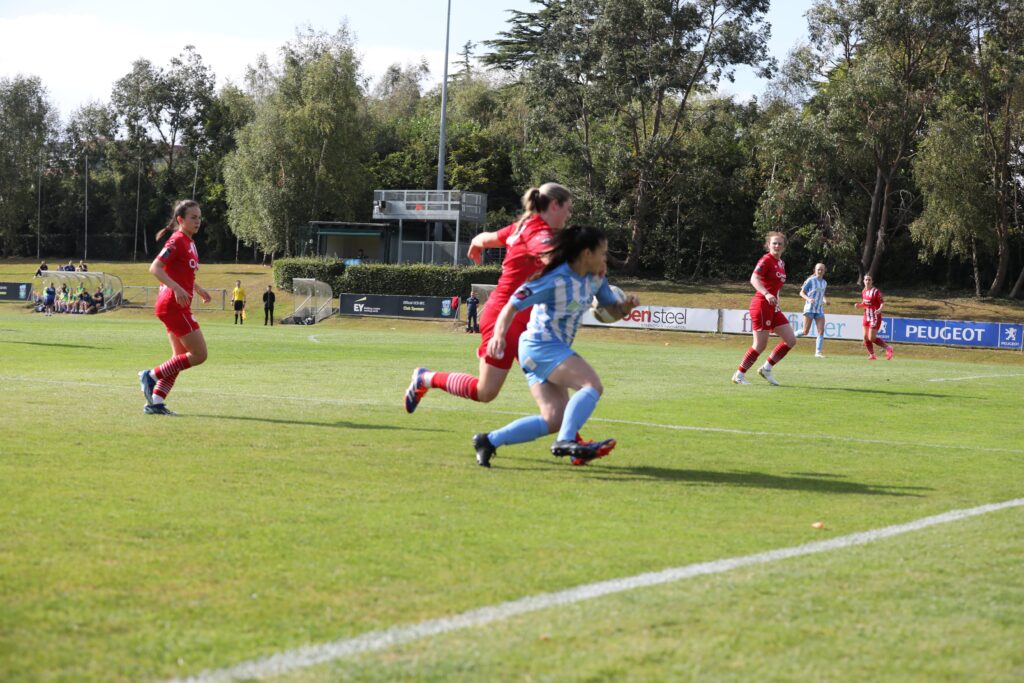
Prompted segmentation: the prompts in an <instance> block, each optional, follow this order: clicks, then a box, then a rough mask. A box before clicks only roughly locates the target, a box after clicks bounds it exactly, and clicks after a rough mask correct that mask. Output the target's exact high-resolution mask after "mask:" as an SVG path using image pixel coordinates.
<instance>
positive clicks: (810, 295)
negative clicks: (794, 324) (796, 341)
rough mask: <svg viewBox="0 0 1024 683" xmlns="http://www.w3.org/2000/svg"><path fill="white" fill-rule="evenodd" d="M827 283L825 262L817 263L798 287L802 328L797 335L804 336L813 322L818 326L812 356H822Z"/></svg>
mask: <svg viewBox="0 0 1024 683" xmlns="http://www.w3.org/2000/svg"><path fill="white" fill-rule="evenodd" d="M827 287H828V283H827V282H825V264H824V263H818V264H816V265H815V266H814V272H813V273H812V274H811V276H810V277H809V278H807V279H806V280H804V286H803V287H801V288H800V298H802V299H803V300H804V302H805V303H804V328H803V329H802V330H800V331H799V332H797V333H796V336H797V337H806V336H807V333H808V332H810V331H811V323H812V322H813V323H814V324H815V325H816V326H817V328H818V337H817V339H816V340H815V343H814V356H815V357H816V358H824V357H825V355H824V354H823V353H822V352H821V346H822V344H823V343H824V341H825V307H826V306H828V299H826V298H825V289H826V288H827Z"/></svg>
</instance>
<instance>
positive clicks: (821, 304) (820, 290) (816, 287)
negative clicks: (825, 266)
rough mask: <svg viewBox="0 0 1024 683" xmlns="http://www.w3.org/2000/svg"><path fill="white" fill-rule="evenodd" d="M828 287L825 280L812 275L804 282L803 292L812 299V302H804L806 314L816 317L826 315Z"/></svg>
mask: <svg viewBox="0 0 1024 683" xmlns="http://www.w3.org/2000/svg"><path fill="white" fill-rule="evenodd" d="M826 287H828V283H827V282H825V278H823V277H818V276H817V275H812V276H810V277H809V278H807V279H806V280H804V286H803V287H801V290H802V291H803V293H804V294H806V295H807V296H809V297H811V300H810V301H805V302H804V313H805V314H814V315H825V288H826Z"/></svg>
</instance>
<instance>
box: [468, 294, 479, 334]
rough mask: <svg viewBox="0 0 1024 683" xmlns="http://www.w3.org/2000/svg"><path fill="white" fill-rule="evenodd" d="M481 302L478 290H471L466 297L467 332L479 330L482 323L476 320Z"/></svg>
mask: <svg viewBox="0 0 1024 683" xmlns="http://www.w3.org/2000/svg"><path fill="white" fill-rule="evenodd" d="M479 304H480V299H478V298H477V296H476V292H475V291H472V290H470V292H469V298H468V299H466V332H479V331H480V324H479V323H478V322H477V321H476V307H477V306H478V305H479Z"/></svg>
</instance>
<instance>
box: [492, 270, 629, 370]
mask: <svg viewBox="0 0 1024 683" xmlns="http://www.w3.org/2000/svg"><path fill="white" fill-rule="evenodd" d="M595 296H596V297H597V302H598V304H600V305H602V306H607V305H609V304H614V303H618V298H617V297H616V296H615V293H614V292H612V290H611V288H610V287H609V286H608V279H607V278H606V277H604V276H598V275H586V276H581V275H577V274H576V272H575V271H574V270H573V269H572V268H570V267H569V264H568V263H563V264H562V265H560V266H558V267H557V268H555V269H554V270H552V271H551V272H550V273H547V274H546V275H543V276H541V277H539V278H537V279H536V280H534V281H532V282H527V283H526V284H524V285H522V286H521V287H520V288H519V289H517V290H516V291H515V294H513V295H512V299H511V301H512V305H513V306H514V307H515V308H516V310H520V311H521V310H523V309H525V308H527V307H529V306H533V310H532V311H531V312H530V323H529V325H527V327H526V331H525V332H523V334H522V336H520V337H519V364H520V365H521V366H522V368H523V370H524V371H525V372H526V374H527V378H528V379H529V381H530V384H536V383H537V382H543V381H545V380H547V377H548V375H549V374H550V373H551V372H552V371H554V369H555V368H556V367H558V365H559V364H561V363H562V361H564V360H565V359H566V358H568V357H569V356H571V355H573V351H572V349H571V348H570V347H571V346H572V343H573V340H575V339H576V332H577V331H578V330H579V328H580V321H581V320H582V318H583V314H584V313H585V312H586V311H587V310H588V309H589V308H590V304H591V301H592V300H593V298H594V297H595Z"/></svg>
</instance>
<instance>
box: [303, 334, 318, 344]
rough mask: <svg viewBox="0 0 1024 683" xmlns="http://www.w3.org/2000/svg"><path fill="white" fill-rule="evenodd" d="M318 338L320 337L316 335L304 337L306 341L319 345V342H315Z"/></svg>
mask: <svg viewBox="0 0 1024 683" xmlns="http://www.w3.org/2000/svg"><path fill="white" fill-rule="evenodd" d="M318 336H320V335H318V334H311V335H309V336H308V337H306V339H308V340H309V341H311V342H313V343H314V344H319V343H320V342H319V341H318V340H317V337H318Z"/></svg>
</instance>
